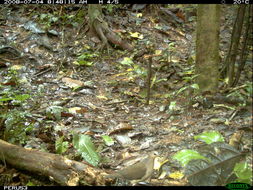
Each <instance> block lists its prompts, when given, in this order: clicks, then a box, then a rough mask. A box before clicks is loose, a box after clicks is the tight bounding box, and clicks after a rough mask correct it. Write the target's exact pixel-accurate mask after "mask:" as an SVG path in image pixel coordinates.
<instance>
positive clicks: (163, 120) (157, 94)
mask: <svg viewBox="0 0 253 190" xmlns="http://www.w3.org/2000/svg"><path fill="white" fill-rule="evenodd" d="M125 7H126V9H125V10H121V9H118V8H117V7H116V8H115V7H113V11H112V12H111V11H110V10H109V9H106V8H104V13H105V15H106V16H105V20H106V21H107V22H108V25H109V26H110V28H111V29H112V30H113V31H114V32H116V33H117V34H118V35H120V36H121V37H122V38H123V39H125V40H127V41H128V42H129V43H131V44H132V45H133V47H134V50H133V51H126V50H125V51H123V50H120V49H117V47H115V48H110V49H109V52H108V51H107V50H106V49H105V50H104V51H102V50H99V51H96V49H98V47H99V45H100V43H101V42H100V40H99V38H97V37H95V36H90V35H89V32H87V30H88V15H87V9H86V8H82V9H80V7H75V6H74V7H72V8H71V7H70V6H61V7H60V6H55V7H54V6H52V7H49V6H48V5H41V6H32V5H24V6H8V7H7V6H6V8H5V9H3V8H2V7H1V9H2V12H3V13H1V15H2V14H4V12H5V13H6V14H4V15H7V16H5V17H4V16H3V15H2V16H1V18H0V22H1V25H0V40H1V41H0V45H1V50H2V51H1V52H0V75H1V78H0V84H1V85H0V88H1V91H2V92H1V91H0V98H1V97H2V98H3V97H4V95H8V97H11V99H10V100H11V101H8V103H7V104H6V103H5V102H4V101H3V104H0V105H1V106H2V107H3V108H1V112H2V113H5V119H3V118H4V116H3V115H2V116H1V121H2V122H0V124H1V125H0V131H1V133H0V135H1V139H4V140H6V141H9V142H11V143H13V144H20V145H22V146H24V147H26V148H34V149H38V150H41V151H46V152H51V153H61V154H62V155H64V156H66V157H68V158H70V159H74V160H78V161H81V160H82V159H83V158H81V157H80V155H79V156H78V155H77V154H76V152H75V149H74V147H73V144H72V135H73V133H77V134H85V135H89V136H90V137H91V139H92V142H93V143H94V145H95V147H96V151H97V152H99V155H100V156H101V158H103V159H102V160H103V162H102V161H101V162H100V164H99V167H100V168H103V169H104V170H105V172H107V171H112V170H113V169H118V167H117V166H118V165H120V166H123V164H122V163H125V164H126V165H127V161H128V160H129V158H131V157H140V156H142V155H145V154H147V153H149V152H150V151H153V150H156V151H157V152H158V155H159V157H163V158H167V159H168V160H169V162H167V168H169V172H168V171H167V172H168V173H167V174H168V175H167V176H170V177H161V179H158V175H154V176H153V177H152V178H153V179H152V180H151V185H158V184H159V185H186V184H187V183H185V181H183V180H182V179H181V178H182V176H181V175H178V177H175V176H176V175H169V174H173V173H175V172H179V171H180V172H181V171H182V168H180V167H179V166H174V167H172V166H171V165H170V164H169V163H170V160H172V156H173V155H174V154H175V153H177V152H178V151H180V150H184V149H192V150H196V149H197V148H198V147H199V146H201V145H203V144H205V143H204V142H201V141H199V140H196V139H194V136H196V135H199V134H201V133H203V132H210V131H215V132H219V133H220V134H221V135H222V136H223V137H224V142H225V143H228V144H229V142H230V139H231V138H232V137H235V136H237V137H238V134H239V136H240V137H238V139H237V140H238V141H239V142H238V143H239V144H238V147H237V149H240V150H251V147H252V144H251V143H252V142H251V139H252V128H251V127H252V109H251V105H244V104H239V103H233V102H232V103H231V102H222V101H221V102H215V101H214V102H208V103H207V102H205V98H204V97H202V96H199V95H197V94H196V93H195V91H196V89H194V88H196V86H195V85H194V77H195V75H194V60H195V33H196V15H193V16H191V17H187V18H185V17H183V18H182V16H181V18H180V15H177V19H179V20H180V19H181V21H178V20H176V21H173V18H172V21H167V22H168V23H170V24H169V25H168V24H165V23H163V22H162V20H161V19H159V18H158V17H155V15H154V14H151V11H150V9H151V8H152V7H150V6H147V7H146V8H144V9H143V10H141V11H139V12H137V11H133V10H132V9H131V7H130V6H125ZM175 7H176V6H174V7H172V8H175ZM180 8H181V9H183V10H184V7H180ZM192 9H194V8H192ZM222 11H223V13H224V14H221V15H223V16H222V18H221V20H222V22H221V23H222V24H221V35H220V38H221V39H220V42H221V48H220V49H221V58H222V59H224V57H225V55H226V52H227V50H228V47H229V42H230V35H231V31H232V26H233V24H232V23H233V19H232V18H233V17H231V14H232V8H231V6H228V7H226V6H224V7H223V8H222ZM175 15H176V14H175ZM167 22H166V23H167ZM147 44H152V47H153V49H154V51H153V52H150V51H147V52H145V50H147V49H146V47H147V46H146V45H147ZM3 47H4V48H3ZM140 52H143V53H142V54H141V55H140ZM145 54H154V55H155V56H154V58H153V61H152V78H151V84H152V86H151V97H150V101H149V105H147V104H146V95H147V90H146V83H147V82H146V78H147V77H146V76H147V68H148V66H147V65H148V64H147V62H148V60H146V59H145ZM245 67H246V68H245V72H243V74H242V76H241V79H240V82H239V84H238V86H237V88H235V89H234V90H233V89H230V91H227V92H226V93H225V92H224V81H220V84H219V92H220V96H224V97H227V96H228V95H229V96H236V97H239V98H240V99H241V101H242V102H243V101H245V102H246V99H249V98H250V97H249V95H248V92H247V88H248V85H246V84H248V83H247V82H249V81H251V77H252V64H251V63H250V62H249V63H248V62H247V64H246V66H245ZM250 85H251V84H250ZM251 90H252V87H251ZM235 92H236V93H235ZM26 97H29V98H27V99H26ZM23 98H24V99H23ZM4 110H5V112H4ZM6 110H8V111H7V112H6ZM8 114H9V115H8ZM6 115H8V117H6ZM6 121H8V122H6ZM7 125H8V126H7ZM13 125H15V126H16V127H17V126H20V127H21V126H23V127H24V126H26V127H28V126H30V127H32V129H31V130H30V131H29V130H26V129H20V128H19V129H16V128H15V127H13ZM8 127H9V129H10V128H12V129H13V130H9V132H8V131H7V132H4V130H6V128H8ZM3 134H5V135H3ZM103 136H104V137H105V136H106V137H107V136H109V137H110V138H111V139H112V140H113V143H111V144H110V143H108V142H106V144H107V145H106V144H105V141H103ZM60 138H61V140H59V139H60ZM56 142H58V146H60V147H61V148H60V149H58V150H57V147H56ZM63 142H67V143H68V144H67V143H66V144H67V147H66V146H64V143H63ZM59 144H60V145H59ZM66 144H65V145H66ZM230 144H231V143H230ZM64 147H65V148H66V151H62V149H64ZM59 151H60V152H59ZM247 159H248V160H249V159H251V158H247ZM249 163H251V162H250V161H249ZM164 166H166V163H165V164H164ZM163 168H166V167H163ZM162 170H163V169H162ZM164 171H166V169H164ZM180 172H179V174H180ZM173 176H174V177H173ZM207 180H208V179H207ZM0 185H54V183H53V182H51V181H49V180H48V179H47V178H43V177H41V176H39V177H38V176H36V175H34V174H31V173H27V172H24V171H20V170H17V169H14V168H12V167H11V166H7V167H6V166H4V165H3V164H2V165H1V164H0Z"/></svg>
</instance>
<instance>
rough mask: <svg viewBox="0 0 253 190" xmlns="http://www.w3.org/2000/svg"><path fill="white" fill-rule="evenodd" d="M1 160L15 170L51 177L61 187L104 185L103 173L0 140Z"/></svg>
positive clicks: (85, 165) (82, 164)
mask: <svg viewBox="0 0 253 190" xmlns="http://www.w3.org/2000/svg"><path fill="white" fill-rule="evenodd" d="M0 160H1V161H3V162H4V163H7V164H10V165H12V166H13V167H15V168H18V169H22V170H27V171H30V172H33V173H36V174H41V175H44V176H48V177H51V178H52V179H53V180H54V181H56V182H57V183H59V184H60V185H68V186H76V185H78V184H79V181H80V180H82V181H85V183H86V184H89V185H104V184H105V182H104V177H103V172H102V171H101V170H99V169H97V168H94V167H91V166H89V165H87V164H84V163H81V162H77V161H74V160H69V159H67V158H64V157H63V156H61V155H56V154H51V153H47V152H40V151H37V150H32V149H25V148H23V147H19V146H16V145H12V144H10V143H7V142H5V141H3V140H0Z"/></svg>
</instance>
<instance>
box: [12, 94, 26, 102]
mask: <svg viewBox="0 0 253 190" xmlns="http://www.w3.org/2000/svg"><path fill="white" fill-rule="evenodd" d="M28 98H30V95H29V94H21V95H16V96H15V99H16V100H19V101H25V100H27V99H28Z"/></svg>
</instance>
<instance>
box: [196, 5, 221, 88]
mask: <svg viewBox="0 0 253 190" xmlns="http://www.w3.org/2000/svg"><path fill="white" fill-rule="evenodd" d="M197 14H198V15H197V16H198V17H197V19H198V20H197V37H196V39H197V41H196V74H197V75H198V76H197V77H196V81H197V84H198V85H199V87H200V91H201V92H206V91H209V92H216V91H217V87H218V63H219V29H220V5H199V6H198V12H197Z"/></svg>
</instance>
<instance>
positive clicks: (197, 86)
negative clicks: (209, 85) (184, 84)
mask: <svg viewBox="0 0 253 190" xmlns="http://www.w3.org/2000/svg"><path fill="white" fill-rule="evenodd" d="M191 87H192V88H193V89H196V90H199V85H198V84H196V83H195V84H192V85H191Z"/></svg>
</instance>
